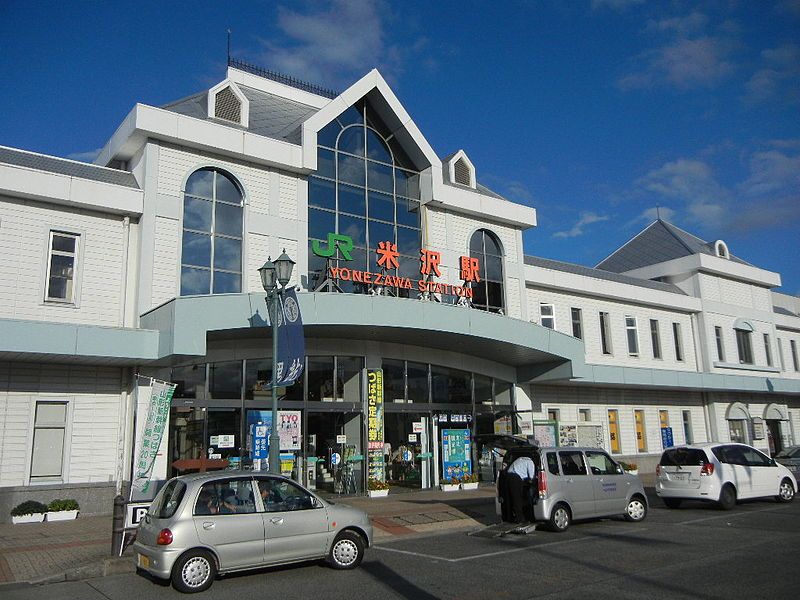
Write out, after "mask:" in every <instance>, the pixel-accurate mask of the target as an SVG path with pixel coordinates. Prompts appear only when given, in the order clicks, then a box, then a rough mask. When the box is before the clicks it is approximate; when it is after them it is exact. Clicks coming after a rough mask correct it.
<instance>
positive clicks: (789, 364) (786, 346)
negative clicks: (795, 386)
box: [775, 319, 800, 379]
mask: <svg viewBox="0 0 800 600" xmlns="http://www.w3.org/2000/svg"><path fill="white" fill-rule="evenodd" d="M798 320H800V319H798ZM775 338H776V340H778V339H779V340H780V341H781V343H780V348H782V349H783V366H784V367H785V368H784V369H783V370H782V371H781V374H780V376H781V377H785V378H787V379H800V371H796V370H795V368H794V362H793V361H792V344H791V340H794V344H795V347H796V348H797V361H798V366H800V333H798V332H797V331H794V330H792V331H790V330H788V329H778V330H776V331H775ZM780 348H779V347H778V342H777V341H776V342H775V366H776V367H778V368H780V366H781V359H780Z"/></svg>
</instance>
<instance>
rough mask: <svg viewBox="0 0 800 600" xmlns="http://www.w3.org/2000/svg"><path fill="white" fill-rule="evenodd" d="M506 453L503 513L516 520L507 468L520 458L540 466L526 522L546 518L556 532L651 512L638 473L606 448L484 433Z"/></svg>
mask: <svg viewBox="0 0 800 600" xmlns="http://www.w3.org/2000/svg"><path fill="white" fill-rule="evenodd" d="M476 441H477V442H479V443H481V442H482V443H484V444H486V445H488V446H490V447H494V448H496V449H497V450H499V453H498V454H503V457H502V464H501V465H500V470H499V473H498V476H497V497H496V507H497V514H498V515H499V516H500V517H501V519H502V520H503V521H511V520H512V516H513V515H512V514H511V510H512V509H511V505H512V504H511V501H510V498H509V495H508V486H507V485H505V477H506V469H507V468H508V466H509V465H510V464H511V463H512V462H513V461H514V460H515V459H516V458H517V457H519V456H528V457H530V458H531V459H532V460H533V462H534V464H535V465H536V474H537V476H536V481H534V482H532V483H531V485H530V490H529V491H530V494H529V497H530V500H531V501H530V506H529V508H530V512H529V513H528V514H526V515H525V520H528V521H540V522H545V523H547V524H548V525H549V527H550V529H552V530H553V531H558V532H561V531H566V529H567V528H568V527H569V525H570V523H571V522H572V521H573V520H579V519H590V518H597V517H610V516H616V515H621V516H624V517H625V518H626V519H627V520H628V521H642V520H643V519H644V518H645V517H646V516H647V509H648V504H647V496H646V495H645V493H644V487H643V486H642V482H641V480H640V479H639V477H638V476H637V475H632V474H629V473H626V472H625V471H624V470H623V468H622V467H621V466H620V465H619V463H617V462H616V461H615V460H614V459H612V458H611V457H610V456H609V455H608V454H607V453H606V452H605V451H604V450H602V449H600V448H578V447H572V446H563V447H558V448H555V447H550V448H544V447H538V446H535V445H533V444H531V443H529V442H527V441H526V440H524V439H522V438H518V437H514V436H504V435H487V436H478V438H477V440H476Z"/></svg>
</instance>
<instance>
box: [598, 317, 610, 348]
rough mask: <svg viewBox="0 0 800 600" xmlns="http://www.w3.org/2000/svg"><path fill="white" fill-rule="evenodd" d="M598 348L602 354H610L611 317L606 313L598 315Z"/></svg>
mask: <svg viewBox="0 0 800 600" xmlns="http://www.w3.org/2000/svg"><path fill="white" fill-rule="evenodd" d="M600 348H601V349H602V351H603V354H611V352H612V349H611V317H610V315H609V314H608V313H607V312H601V313H600Z"/></svg>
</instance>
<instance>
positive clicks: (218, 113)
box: [208, 80, 250, 127]
mask: <svg viewBox="0 0 800 600" xmlns="http://www.w3.org/2000/svg"><path fill="white" fill-rule="evenodd" d="M208 116H209V117H211V118H214V119H219V120H221V121H228V122H230V123H235V124H237V125H242V126H243V127H247V125H248V123H249V120H250V116H249V104H248V102H247V98H246V97H245V95H244V94H243V93H242V91H241V90H240V89H239V87H238V86H237V85H236V84H235V83H233V82H232V81H228V80H225V81H223V82H222V83H219V84H217V85H215V86H214V87H213V88H211V89H210V90H209V91H208Z"/></svg>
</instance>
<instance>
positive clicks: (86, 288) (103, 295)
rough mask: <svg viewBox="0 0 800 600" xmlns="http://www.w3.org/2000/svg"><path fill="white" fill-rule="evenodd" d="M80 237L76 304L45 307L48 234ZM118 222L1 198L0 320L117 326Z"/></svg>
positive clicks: (120, 262)
mask: <svg viewBox="0 0 800 600" xmlns="http://www.w3.org/2000/svg"><path fill="white" fill-rule="evenodd" d="M51 230H56V231H63V232H67V233H73V234H79V235H80V240H79V247H78V260H77V266H76V279H75V284H76V286H77V288H76V296H75V304H65V303H59V302H45V294H46V286H47V281H46V279H47V266H48V265H47V262H48V256H49V240H50V231H51ZM124 249H125V231H124V227H123V219H122V217H120V216H113V215H104V214H102V213H98V212H93V211H88V210H79V209H74V208H69V207H65V206H57V205H48V204H45V203H42V202H36V201H33V200H22V199H17V198H8V197H0V255H2V256H3V260H2V261H0V318H10V319H27V320H33V321H50V322H60V323H88V324H92V325H107V326H119V325H121V322H120V305H121V298H122V271H123V256H124Z"/></svg>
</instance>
